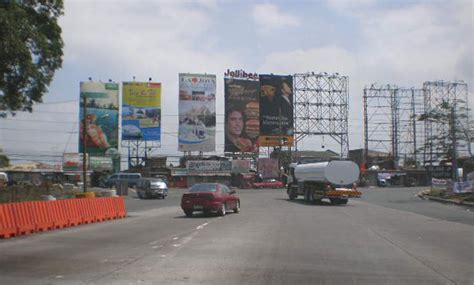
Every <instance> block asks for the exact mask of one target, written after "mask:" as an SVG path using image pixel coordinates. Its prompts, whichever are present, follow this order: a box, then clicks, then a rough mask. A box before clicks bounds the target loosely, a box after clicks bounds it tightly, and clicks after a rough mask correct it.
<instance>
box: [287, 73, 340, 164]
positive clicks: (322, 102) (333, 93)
mask: <svg viewBox="0 0 474 285" xmlns="http://www.w3.org/2000/svg"><path fill="white" fill-rule="evenodd" d="M293 86H294V91H295V92H294V94H295V96H294V101H293V105H294V106H293V107H294V130H295V132H294V133H295V146H296V149H298V142H300V141H301V140H303V139H304V138H305V137H307V136H315V135H316V136H320V135H322V136H324V135H328V136H329V137H331V138H332V139H333V140H334V141H335V142H337V143H338V144H339V145H340V155H341V157H347V155H348V152H349V136H348V102H349V77H347V76H341V75H339V74H338V73H335V74H332V75H330V74H327V73H319V74H316V73H314V72H311V73H301V74H294V76H293Z"/></svg>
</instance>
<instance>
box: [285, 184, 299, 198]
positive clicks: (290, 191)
mask: <svg viewBox="0 0 474 285" xmlns="http://www.w3.org/2000/svg"><path fill="white" fill-rule="evenodd" d="M286 194H288V199H290V200H294V199H295V198H296V196H298V195H296V193H295V191H293V189H291V187H290V186H288V188H286Z"/></svg>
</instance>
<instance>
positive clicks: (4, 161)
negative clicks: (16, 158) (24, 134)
mask: <svg viewBox="0 0 474 285" xmlns="http://www.w3.org/2000/svg"><path fill="white" fill-rule="evenodd" d="M9 165H10V159H9V158H8V157H7V156H6V155H3V154H0V167H7V166H9Z"/></svg>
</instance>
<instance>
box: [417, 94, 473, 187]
mask: <svg viewBox="0 0 474 285" xmlns="http://www.w3.org/2000/svg"><path fill="white" fill-rule="evenodd" d="M457 102H458V103H464V102H463V101H461V100H458V101H457ZM460 105H461V106H462V104H460ZM466 119H467V116H466V110H465V108H463V107H456V104H455V102H449V101H447V100H443V101H442V102H441V104H439V105H438V106H437V108H435V109H432V110H430V111H429V112H426V113H425V114H422V115H420V116H419V117H418V120H419V121H427V122H430V123H431V124H432V127H434V126H436V125H437V126H445V127H444V128H443V127H439V131H438V132H437V133H434V134H433V135H432V136H431V137H427V138H425V145H424V148H425V149H428V150H430V149H431V151H433V153H436V154H439V158H440V159H442V160H444V161H446V162H452V165H453V166H456V162H457V155H456V154H457V148H458V147H464V146H465V145H464V144H466V143H469V141H470V135H469V130H468V129H466V127H467V126H463V125H462V124H461V123H460V122H461V121H466ZM433 162H434V161H433ZM453 178H455V177H453Z"/></svg>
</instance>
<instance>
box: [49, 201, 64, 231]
mask: <svg viewBox="0 0 474 285" xmlns="http://www.w3.org/2000/svg"><path fill="white" fill-rule="evenodd" d="M47 203H48V207H49V210H50V214H51V215H52V216H53V227H54V228H55V229H62V228H66V227H69V219H68V217H67V212H68V209H67V208H66V207H65V203H64V200H63V201H47Z"/></svg>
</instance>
